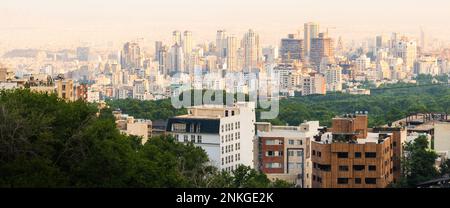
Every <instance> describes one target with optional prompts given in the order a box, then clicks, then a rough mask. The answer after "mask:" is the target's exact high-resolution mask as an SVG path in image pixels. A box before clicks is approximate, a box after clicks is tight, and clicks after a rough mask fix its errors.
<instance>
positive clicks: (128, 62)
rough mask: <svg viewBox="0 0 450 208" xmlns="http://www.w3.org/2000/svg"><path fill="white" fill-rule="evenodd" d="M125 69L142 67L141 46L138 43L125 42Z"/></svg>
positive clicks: (122, 57)
mask: <svg viewBox="0 0 450 208" xmlns="http://www.w3.org/2000/svg"><path fill="white" fill-rule="evenodd" d="M120 64H121V65H122V68H123V69H135V68H141V67H142V56H141V48H140V47H139V44H137V43H130V42H128V43H125V45H124V46H123V50H122V54H121V63H120Z"/></svg>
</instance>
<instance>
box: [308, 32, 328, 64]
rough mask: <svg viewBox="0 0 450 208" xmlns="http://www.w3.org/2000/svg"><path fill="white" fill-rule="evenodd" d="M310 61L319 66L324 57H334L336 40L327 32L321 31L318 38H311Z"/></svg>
mask: <svg viewBox="0 0 450 208" xmlns="http://www.w3.org/2000/svg"><path fill="white" fill-rule="evenodd" d="M309 58H310V62H311V63H312V64H313V65H314V66H315V67H319V66H320V63H321V62H322V59H323V58H329V59H330V60H333V59H334V41H333V39H331V38H329V37H328V34H326V33H320V34H319V37H318V38H313V39H311V51H310V56H309Z"/></svg>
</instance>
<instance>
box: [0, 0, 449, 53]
mask: <svg viewBox="0 0 450 208" xmlns="http://www.w3.org/2000/svg"><path fill="white" fill-rule="evenodd" d="M448 8H450V2H449V1H445V0H429V1H419V0H412V1H411V0H396V1H388V0H379V1H376V2H375V1H373V2H370V3H369V2H361V1H357V0H342V1H332V0H324V1H312V0H304V1H298V0H278V1H268V0H246V1H239V0H228V1H216V0H214V1H208V0H194V1H184V0H166V1H146V0H129V1H119V0H96V1H89V0H67V1H58V0H40V1H25V0H3V1H2V4H1V5H0V24H1V25H2V28H0V46H2V47H7V48H19V47H25V48H30V47H59V46H73V45H79V44H80V43H90V44H94V45H95V44H100V45H101V44H105V43H106V42H107V41H114V43H117V44H118V45H120V44H121V43H122V42H124V41H127V40H130V39H137V38H144V40H145V41H148V43H149V44H151V43H152V41H155V40H163V41H167V40H169V39H170V34H171V32H172V31H173V30H190V31H193V35H194V40H196V42H201V43H203V42H206V41H211V40H214V38H215V32H216V30H218V29H226V30H228V31H229V32H230V33H234V34H237V35H239V36H241V35H242V34H243V33H244V32H245V31H247V30H248V28H253V29H255V30H256V31H257V32H258V33H259V34H260V35H261V42H262V44H266V45H267V44H277V43H278V42H279V39H280V38H281V37H284V36H285V34H287V33H292V32H295V31H296V30H301V28H302V27H303V23H304V22H308V21H315V22H320V23H321V29H324V30H325V29H326V28H329V30H330V35H332V36H334V37H339V36H342V37H344V39H345V40H354V39H357V40H361V39H364V38H370V37H373V36H374V35H377V34H390V33H391V32H394V31H395V32H401V33H407V34H410V35H412V36H416V37H418V36H419V31H420V27H423V28H424V30H425V31H426V33H427V34H432V36H431V35H430V36H429V37H428V38H438V39H440V40H444V41H448V37H449V36H450V30H449V29H448V27H447V26H448V19H450V13H449V12H447V10H448Z"/></svg>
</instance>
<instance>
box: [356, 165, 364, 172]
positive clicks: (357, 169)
mask: <svg viewBox="0 0 450 208" xmlns="http://www.w3.org/2000/svg"><path fill="white" fill-rule="evenodd" d="M364 169H365V167H364V165H354V166H353V170H354V171H363V170H364Z"/></svg>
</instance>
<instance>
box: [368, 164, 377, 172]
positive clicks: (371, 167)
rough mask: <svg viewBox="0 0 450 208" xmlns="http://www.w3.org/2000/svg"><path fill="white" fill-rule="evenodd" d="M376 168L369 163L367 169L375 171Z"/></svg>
mask: <svg viewBox="0 0 450 208" xmlns="http://www.w3.org/2000/svg"><path fill="white" fill-rule="evenodd" d="M376 170H377V166H375V165H369V171H376Z"/></svg>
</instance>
